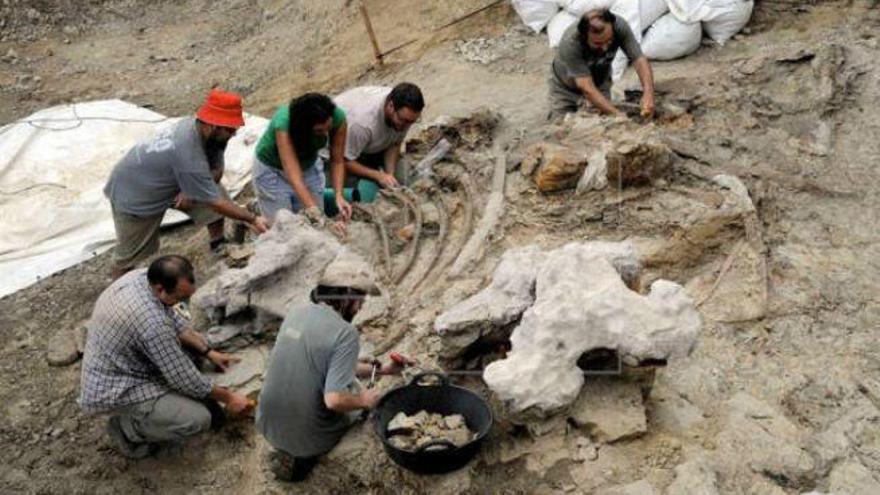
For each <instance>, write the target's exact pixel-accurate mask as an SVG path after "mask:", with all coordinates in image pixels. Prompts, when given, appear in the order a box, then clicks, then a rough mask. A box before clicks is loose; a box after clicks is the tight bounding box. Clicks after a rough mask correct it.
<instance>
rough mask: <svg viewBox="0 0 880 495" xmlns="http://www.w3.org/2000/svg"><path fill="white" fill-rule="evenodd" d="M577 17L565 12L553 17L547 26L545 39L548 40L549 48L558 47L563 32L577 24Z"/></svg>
mask: <svg viewBox="0 0 880 495" xmlns="http://www.w3.org/2000/svg"><path fill="white" fill-rule="evenodd" d="M578 19H579V18H578V17H577V16H574V15H572V14H570V13H569V12H568V11H567V10H563V11H560V12H559V13H558V14H556V15H555V16H553V19H552V20H551V21H550V24H547V39H549V40H550V48H556V47H557V46H559V42H560V41H561V40H562V35H563V34H565V31H566V30H567V29H568V28H569V27H570V26H572V25H573V24H576V23H577V22H578Z"/></svg>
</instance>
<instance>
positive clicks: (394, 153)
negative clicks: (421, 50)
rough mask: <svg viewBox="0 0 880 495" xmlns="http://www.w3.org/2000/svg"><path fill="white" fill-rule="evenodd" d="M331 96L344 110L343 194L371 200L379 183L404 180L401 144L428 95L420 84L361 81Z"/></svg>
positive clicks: (388, 184)
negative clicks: (380, 84)
mask: <svg viewBox="0 0 880 495" xmlns="http://www.w3.org/2000/svg"><path fill="white" fill-rule="evenodd" d="M333 101H334V102H335V103H336V104H337V105H339V107H340V108H342V109H343V110H345V119H346V122H347V123H348V131H347V133H346V136H345V172H346V173H345V175H346V177H345V190H344V194H345V198H346V199H347V200H348V201H360V202H363V203H370V202H372V201H374V200H375V199H376V195H377V194H378V192H379V189H380V188H385V187H397V186H399V185H401V184H405V183H406V179H407V177H406V174H407V170H406V168H405V167H404V164H403V161H402V160H401V157H400V144H401V143H402V142H403V140H404V138H406V133H407V132H408V131H409V128H410V126H412V124H413V123H415V122H416V121H417V120H418V119H419V117H420V116H421V114H422V110H423V109H424V107H425V100H424V97H423V96H422V91H421V90H420V89H419V87H418V86H416V85H415V84H411V83H406V82H404V83H400V84H398V85H396V86H394V87H393V88H389V87H385V86H362V87H358V88H352V89H349V90H348V91H345V92H344V93H342V94H340V95H339V96H337V97H336V98H334V99H333ZM331 193H332V190H330V189H327V190H325V192H324V198H325V201H324V203H325V205H326V206H325V208H326V209H327V214H328V215H330V216H333V215H334V214H335V207H333V206H332V205H333V201H327V198H330V197H331Z"/></svg>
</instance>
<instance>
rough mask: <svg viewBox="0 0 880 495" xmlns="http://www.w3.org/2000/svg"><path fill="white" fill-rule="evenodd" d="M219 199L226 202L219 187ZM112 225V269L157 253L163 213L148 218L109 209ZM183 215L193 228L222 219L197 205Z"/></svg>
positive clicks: (130, 265) (199, 204)
mask: <svg viewBox="0 0 880 495" xmlns="http://www.w3.org/2000/svg"><path fill="white" fill-rule="evenodd" d="M218 188H219V189H220V196H221V197H222V198H223V199H227V200H228V199H229V193H228V192H227V191H226V188H224V187H223V186H221V185H218ZM111 208H112V209H113V225H114V227H116V248H115V249H114V251H113V265H114V266H115V267H116V268H120V269H121V268H131V267H133V266H135V264H137V263H138V262H140V261H143V260H145V259H146V258H148V257H149V256H150V255H152V254H153V253H155V252H156V251H158V250H159V228H160V227H161V226H162V218H163V217H164V216H165V212H162V213H160V214H158V215H151V216H148V217H139V216H136V215H130V214H128V213H123V212H121V211H119V210H117V209H116V208H114V207H113V206H112V205H111ZM184 213H186V214H187V215H188V216H189V217H190V218H191V219H192V220H193V222H195V223H196V225H209V224H212V223H214V222H216V221H218V220H221V219H222V218H223V216H222V215H220V214H219V213H217V212H215V211H214V210H213V209H211V207H209V206H208V205H206V204H203V203H197V204H196V206H194V207H193V208H192V209H190V210H189V211H186V212H184Z"/></svg>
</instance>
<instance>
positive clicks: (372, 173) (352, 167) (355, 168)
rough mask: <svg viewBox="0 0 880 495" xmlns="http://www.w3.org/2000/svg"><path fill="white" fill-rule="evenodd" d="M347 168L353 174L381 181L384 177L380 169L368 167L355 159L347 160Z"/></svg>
mask: <svg viewBox="0 0 880 495" xmlns="http://www.w3.org/2000/svg"><path fill="white" fill-rule="evenodd" d="M345 169H346V170H347V171H348V173H350V174H352V175H356V176H358V177H364V178H367V179H370V180H373V181H376V182H379V181H380V180H381V179H382V173H381V172H380V171H378V170H374V169H372V168H370V167H367V166H366V165H363V164H361V163H360V162H358V161H355V160H349V161H348V162H346V163H345Z"/></svg>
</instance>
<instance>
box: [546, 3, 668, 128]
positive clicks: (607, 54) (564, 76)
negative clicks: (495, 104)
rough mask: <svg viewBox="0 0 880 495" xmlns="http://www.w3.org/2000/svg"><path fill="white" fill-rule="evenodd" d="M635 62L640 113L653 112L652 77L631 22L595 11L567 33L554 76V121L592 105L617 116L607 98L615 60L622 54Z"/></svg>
mask: <svg viewBox="0 0 880 495" xmlns="http://www.w3.org/2000/svg"><path fill="white" fill-rule="evenodd" d="M619 49H620V50H623V52H624V53H625V54H626V56H627V57H628V58H629V59H630V60H631V61H633V67H635V70H636V73H637V74H638V76H639V80H640V81H641V83H642V92H643V95H642V115H643V116H645V117H648V116H651V115H653V113H654V75H653V73H652V71H651V65H650V63H648V59H647V57H645V56H644V54H643V53H642V49H641V47H640V46H639V43H638V41H636V38H635V36H634V35H633V32H632V30H631V29H630V27H629V24H627V23H626V21H625V20H623V19H621V18H619V17H617V16H615V15H614V14H612V13H611V12H609V11H607V10H592V11H589V12H587V13H586V14H584V15H583V17H582V18H581V19H580V21H578V23H576V24H574V25H572V26H571V27H570V28H568V30H567V31H566V32H565V33H564V34H563V36H562V39H561V40H560V42H559V46H558V47H557V49H556V56H555V57H554V59H553V65H552V68H551V69H552V70H551V74H550V81H549V85H550V110H551V113H550V115H551V117H560V116H563V115H565V114H566V113H572V112H576V111H577V110H578V109H579V108H580V107H581V106H582V105H583V104H584V102H585V101H586V102H589V103H590V104H592V105H593V106H594V107H595V108H596V109H598V110H599V111H600V112H602V113H607V114H617V113H619V110H617V108H615V107H614V105H613V104H612V103H611V101H610V100H609V94H610V89H611V62H612V61H613V60H614V57H615V56H616V55H617V51H618V50H619Z"/></svg>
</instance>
